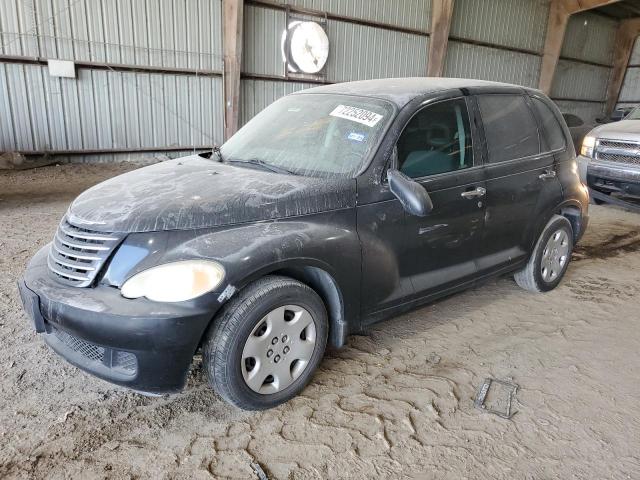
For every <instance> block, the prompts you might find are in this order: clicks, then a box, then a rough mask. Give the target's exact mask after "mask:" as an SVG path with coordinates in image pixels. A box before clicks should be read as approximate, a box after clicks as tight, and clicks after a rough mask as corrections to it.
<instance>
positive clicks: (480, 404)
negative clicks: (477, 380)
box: [473, 378, 518, 420]
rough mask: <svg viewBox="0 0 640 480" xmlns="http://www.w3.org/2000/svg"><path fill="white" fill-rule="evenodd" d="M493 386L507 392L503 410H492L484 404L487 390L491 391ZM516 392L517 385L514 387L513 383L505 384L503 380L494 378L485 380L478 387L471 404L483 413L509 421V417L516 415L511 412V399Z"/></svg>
mask: <svg viewBox="0 0 640 480" xmlns="http://www.w3.org/2000/svg"><path fill="white" fill-rule="evenodd" d="M493 384H498V385H500V386H502V387H503V388H504V389H506V390H507V391H506V399H504V400H505V403H506V407H505V409H504V410H500V409H494V408H491V407H489V406H487V405H486V404H485V401H486V399H487V395H488V394H489V390H490V389H491V386H492V385H493ZM494 388H495V387H494ZM517 391H518V385H516V384H515V383H511V382H507V381H504V380H496V379H494V378H486V379H485V381H484V383H483V384H482V385H480V388H479V390H478V394H477V395H476V399H475V401H474V402H473V404H474V406H475V407H476V408H478V409H480V410H482V411H484V412H487V413H493V414H494V415H498V416H499V417H502V418H506V419H507V420H510V419H511V417H513V416H514V415H515V414H516V413H517V412H512V411H511V405H512V403H513V399H514V397H515V394H516V393H517Z"/></svg>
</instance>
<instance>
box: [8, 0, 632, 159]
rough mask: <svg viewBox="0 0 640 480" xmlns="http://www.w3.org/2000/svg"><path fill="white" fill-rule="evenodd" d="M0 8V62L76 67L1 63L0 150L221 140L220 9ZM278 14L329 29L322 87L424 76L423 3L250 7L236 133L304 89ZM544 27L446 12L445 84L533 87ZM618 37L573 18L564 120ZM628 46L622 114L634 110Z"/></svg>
mask: <svg viewBox="0 0 640 480" xmlns="http://www.w3.org/2000/svg"><path fill="white" fill-rule="evenodd" d="M0 1H1V2H2V3H0V55H7V56H12V57H24V58H25V62H26V61H27V57H28V58H29V59H31V61H32V62H33V60H32V59H34V58H39V59H50V58H57V59H70V60H75V61H77V62H80V63H81V65H82V66H80V67H79V69H78V78H77V79H75V80H72V79H59V78H52V77H49V75H48V72H47V70H46V67H45V66H44V65H42V64H38V63H35V64H33V63H32V64H20V63H2V60H0V134H1V135H2V138H0V149H20V150H23V151H45V150H54V151H64V150H87V149H89V150H101V149H152V148H157V149H163V148H172V147H176V148H179V147H186V146H191V145H193V144H197V145H210V144H211V143H219V142H221V141H222V131H223V128H222V127H223V125H222V123H223V105H222V97H223V93H222V82H221V77H220V76H219V73H220V72H221V70H222V38H221V37H222V35H221V31H222V28H221V10H222V4H221V0H99V1H98V0H0ZM287 2H288V4H289V6H290V7H291V9H292V10H293V11H295V9H296V8H303V9H313V10H317V11H318V12H320V13H321V14H322V12H326V14H327V15H328V17H329V18H328V20H327V23H326V28H327V34H328V36H329V39H330V52H329V61H328V64H327V68H326V72H325V81H327V82H342V81H350V80H358V79H367V78H379V77H395V76H423V75H425V74H426V71H427V57H428V46H429V37H428V35H427V33H428V30H429V28H430V15H431V13H430V12H431V0H394V1H389V0H368V1H362V0H278V4H276V5H271V6H269V5H265V4H260V2H259V1H258V2H254V3H251V2H248V3H247V4H246V5H245V12H244V19H245V20H244V21H245V25H244V39H243V42H244V49H243V60H242V81H241V114H240V116H241V119H240V120H241V123H246V121H248V120H249V119H250V118H251V117H252V116H253V115H255V114H256V113H257V112H259V111H260V110H261V109H263V108H264V107H266V106H267V105H268V104H269V103H271V102H272V101H274V100H276V99H277V98H279V97H280V96H282V95H285V94H287V93H290V92H292V91H296V90H299V89H303V88H309V87H311V86H313V84H312V83H305V82H303V81H300V80H298V81H292V80H291V79H290V78H289V79H287V78H286V77H285V72H284V65H283V63H282V59H281V53H280V42H281V35H282V32H283V31H284V29H285V21H286V20H285V19H286V13H285V9H284V8H285V5H286V3H287ZM548 14H549V0H459V1H457V2H456V4H455V8H454V16H453V21H452V26H451V39H450V42H449V49H448V52H447V58H446V63H445V72H444V74H445V75H447V76H452V77H470V78H480V79H487V80H498V81H504V82H510V83H515V84H520V85H525V86H532V87H535V86H537V84H538V79H539V72H540V64H541V54H542V49H543V44H544V39H545V33H546V22H547V18H548ZM298 15H299V13H298ZM616 25H617V24H616V22H615V21H614V20H612V19H610V18H606V17H603V16H601V15H597V14H594V13H583V14H579V15H576V16H574V17H572V18H571V20H570V23H569V25H568V28H567V33H566V38H565V43H564V46H563V51H562V58H561V60H560V62H559V65H558V70H557V72H556V76H555V81H554V85H553V89H552V96H553V97H555V98H556V100H557V101H558V104H559V105H560V107H561V109H562V110H563V111H569V112H574V113H577V114H579V115H581V116H583V117H585V118H586V119H590V118H593V117H595V116H597V115H599V114H601V113H602V109H603V106H604V103H603V102H604V100H605V95H606V88H607V82H608V79H609V75H610V62H611V58H612V55H611V50H612V48H613V40H614V35H615V29H616ZM638 43H639V45H637V46H636V50H635V52H634V55H633V58H632V64H634V63H635V65H636V66H635V67H631V68H630V69H629V71H628V73H627V77H626V79H625V84H624V88H623V91H622V95H621V102H622V101H634V100H640V91H639V90H640V42H638ZM40 63H42V62H40ZM94 64H95V65H94ZM104 64H108V67H106V68H105V67H104V66H103V65H104ZM101 65H102V67H100V66H101ZM124 66H127V68H125V67H124ZM98 67H100V68H98ZM131 68H133V69H134V71H130V69H131ZM135 70H139V71H135ZM173 70H177V71H173ZM196 71H198V72H205V73H206V75H202V74H200V75H197V76H196Z"/></svg>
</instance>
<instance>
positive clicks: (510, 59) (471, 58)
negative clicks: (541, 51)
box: [444, 41, 541, 87]
mask: <svg viewBox="0 0 640 480" xmlns="http://www.w3.org/2000/svg"><path fill="white" fill-rule="evenodd" d="M540 62H541V59H540V57H538V56H536V55H529V54H526V53H520V52H514V51H509V50H501V49H497V48H490V47H484V46H479V45H472V44H468V43H462V42H457V41H450V42H449V49H448V51H447V63H446V65H445V71H444V74H445V76H447V77H456V78H478V79H481V80H494V81H500V82H507V83H515V84H517V85H524V86H527V87H537V85H538V76H539V72H540Z"/></svg>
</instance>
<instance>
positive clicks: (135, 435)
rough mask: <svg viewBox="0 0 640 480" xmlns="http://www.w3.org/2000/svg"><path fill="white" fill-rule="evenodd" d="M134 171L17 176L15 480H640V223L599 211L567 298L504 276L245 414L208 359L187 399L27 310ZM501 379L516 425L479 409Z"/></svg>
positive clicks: (6, 254)
mask: <svg viewBox="0 0 640 480" xmlns="http://www.w3.org/2000/svg"><path fill="white" fill-rule="evenodd" d="M130 168H133V166H132V165H107V166H105V165H66V166H58V167H45V168H41V169H38V170H31V171H23V172H13V173H0V219H1V220H2V222H1V223H0V230H1V232H2V235H0V252H2V255H0V279H1V282H2V283H1V284H0V478H48V479H51V478H53V479H56V478H82V479H92V478H117V479H120V478H123V479H125V478H153V479H165V478H166V479H169V478H199V479H206V478H247V479H250V478H257V477H256V475H255V474H254V473H253V472H252V470H251V468H250V464H251V463H252V462H257V463H259V464H260V465H261V466H262V468H263V469H264V471H265V472H267V474H268V475H269V478H291V479H302V478H313V479H315V478H318V479H320V478H347V477H348V478H357V479H360V478H362V479H365V478H367V479H368V478H400V477H410V478H426V479H430V478H434V479H435V478H437V479H448V478H451V479H459V478H483V479H484V478H505V479H514V478H515V479H520V478H527V479H529V478H531V479H542V478H544V479H554V478H558V479H566V478H581V479H582V478H584V479H627V478H640V400H639V399H640V382H638V372H640V355H639V352H640V329H639V328H638V322H639V320H640V315H639V307H640V301H639V300H638V298H639V296H640V283H639V282H638V272H640V222H639V221H640V216H638V215H635V214H631V213H626V212H623V211H621V210H616V209H611V208H604V207H595V206H592V209H591V225H590V227H589V230H588V232H587V234H586V236H585V238H584V240H583V242H582V245H581V246H579V247H578V248H577V251H576V254H575V256H574V261H573V262H572V264H571V265H570V268H569V271H568V273H567V276H566V278H565V280H564V281H563V283H562V284H561V285H560V287H559V288H557V289H556V290H555V291H553V292H551V293H548V294H546V295H534V294H530V293H526V292H524V291H522V290H520V289H519V288H518V287H517V286H516V284H515V283H514V282H513V280H512V279H511V278H501V279H497V280H494V281H491V282H489V283H487V284H486V285H484V286H482V287H478V288H476V289H473V290H470V291H467V292H466V293H462V294H458V295H455V296H453V297H450V298H448V299H446V300H444V301H440V302H438V303H436V304H433V305H431V306H428V307H426V308H422V309H420V310H417V311H415V312H413V313H410V314H407V315H404V316H402V317H398V318H396V319H394V320H391V321H387V322H385V323H382V324H378V325H377V326H376V327H375V328H374V329H372V331H371V332H370V335H368V336H354V337H351V338H350V341H349V346H348V347H347V348H345V349H343V350H341V351H336V352H330V353H329V354H328V356H327V358H326V359H325V360H324V362H323V363H322V365H321V368H320V370H319V371H318V372H317V374H316V375H315V378H314V380H313V381H312V383H311V384H310V385H309V386H308V387H307V389H306V390H305V391H304V392H303V394H302V395H300V396H299V397H297V398H295V399H294V400H292V401H290V402H289V403H288V404H286V405H284V406H281V407H279V408H277V409H274V410H271V411H267V412H263V413H246V412H241V411H237V410H235V409H233V408H232V407H229V406H227V405H226V404H225V403H223V402H222V401H221V400H220V398H219V397H217V396H216V395H215V394H214V393H213V392H212V391H211V390H209V389H208V387H207V385H206V383H205V379H204V378H203V374H202V369H201V367H200V366H199V365H198V362H197V360H196V363H195V364H194V367H193V371H192V374H191V376H190V380H189V385H188V387H187V388H186V390H185V391H184V393H182V394H180V395H175V396H169V397H163V398H147V397H143V396H140V395H138V394H135V393H132V392H129V391H126V390H124V389H121V388H118V387H114V386H111V385H109V384H108V383H105V382H103V381H101V380H98V379H96V378H93V377H91V376H89V375H87V374H85V373H82V372H81V371H79V370H77V369H76V368H74V367H72V366H70V365H68V364H66V363H65V362H64V361H63V360H62V359H61V358H59V357H57V356H56V355H55V354H53V353H52V352H51V351H50V350H49V349H48V347H46V346H45V345H44V343H43V341H42V340H41V339H40V338H38V336H37V335H36V334H35V333H34V332H33V331H32V329H31V327H30V326H29V324H28V322H27V318H26V317H25V315H24V314H23V312H22V309H21V305H20V300H19V298H18V292H17V288H16V284H15V282H16V279H17V278H18V277H19V275H20V273H21V271H22V269H23V268H24V266H25V264H26V262H27V261H28V259H29V258H30V257H31V256H32V255H33V254H34V253H35V252H36V250H37V249H38V248H40V247H41V246H42V245H44V244H46V243H47V242H49V240H50V239H51V237H52V235H53V233H54V231H55V228H56V225H57V223H58V221H59V219H60V218H61V216H62V215H63V213H64V212H65V210H66V208H67V206H68V204H69V203H70V201H71V200H72V199H73V198H74V197H75V196H76V195H77V194H78V193H80V192H81V191H82V190H84V189H85V188H87V187H88V186H90V185H92V184H94V183H96V182H98V181H100V180H102V179H105V178H107V177H110V176H113V175H115V174H117V173H120V172H123V171H125V170H127V169H130ZM486 377H495V378H500V379H511V380H512V381H513V382H515V383H517V384H518V385H519V386H520V388H519V390H518V392H517V394H516V401H515V402H514V405H513V408H514V410H517V413H516V414H515V416H514V417H513V418H512V419H511V420H505V419H502V418H500V417H498V416H496V415H492V414H489V413H486V412H483V411H480V410H478V409H476V408H474V406H473V398H474V396H475V393H476V390H477V388H478V387H479V386H480V385H481V384H482V382H483V380H484V379H485V378H486Z"/></svg>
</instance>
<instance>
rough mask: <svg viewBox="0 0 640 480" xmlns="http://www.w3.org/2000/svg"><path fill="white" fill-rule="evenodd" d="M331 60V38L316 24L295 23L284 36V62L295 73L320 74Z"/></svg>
mask: <svg viewBox="0 0 640 480" xmlns="http://www.w3.org/2000/svg"><path fill="white" fill-rule="evenodd" d="M328 58H329V38H328V37H327V34H326V32H325V31H324V29H323V28H322V26H320V25H319V24H318V23H316V22H301V21H295V22H291V23H290V24H289V28H287V30H285V31H284V33H283V34H282V60H283V61H284V62H285V63H287V65H288V68H289V71H290V72H294V73H310V74H313V73H319V72H320V71H321V70H322V69H323V68H324V66H325V65H326V63H327V59H328Z"/></svg>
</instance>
